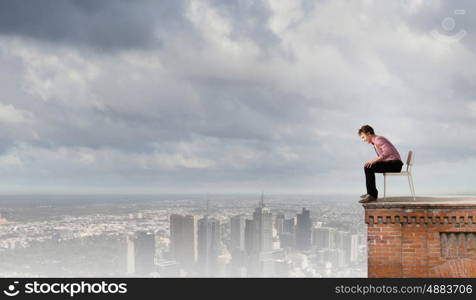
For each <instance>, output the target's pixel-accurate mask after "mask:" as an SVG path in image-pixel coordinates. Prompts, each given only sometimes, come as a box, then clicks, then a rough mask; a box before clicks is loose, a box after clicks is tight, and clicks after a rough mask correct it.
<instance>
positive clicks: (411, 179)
mask: <svg viewBox="0 0 476 300" xmlns="http://www.w3.org/2000/svg"><path fill="white" fill-rule="evenodd" d="M409 178H410V182H411V183H412V196H413V201H416V197H415V184H414V183H413V177H412V176H411V175H410V176H409Z"/></svg>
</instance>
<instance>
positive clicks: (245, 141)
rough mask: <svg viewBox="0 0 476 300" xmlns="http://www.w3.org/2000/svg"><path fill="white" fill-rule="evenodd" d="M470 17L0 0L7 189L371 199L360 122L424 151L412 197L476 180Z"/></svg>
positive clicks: (1, 152)
mask: <svg viewBox="0 0 476 300" xmlns="http://www.w3.org/2000/svg"><path fill="white" fill-rule="evenodd" d="M474 14H476V4H475V3H474V1H470V0H468V1H449V0H448V1H420V0H411V1H410V0H408V1H370V0H367V1H364V0H362V1H348V0H347V1H341V0H332V1H311V0H279V1H275V0H261V1H258V0H256V1H254V0H234V1H230V0H227V1H218V0H203V1H202V0H196V1H182V0H162V1H152V0H150V1H148V0H144V1H125V0H114V1H112V0H102V1H96V0H68V1H66V0H44V1H24V0H16V1H0V87H1V93H0V176H1V180H0V193H36V192H44V193H49V192H52V193H53V192H58V193H77V192H83V193H96V192H111V193H143V192H144V193H161V192H167V193H168V192H173V193H175V192H179V193H181V192H187V193H188V192H199V193H203V192H209V193H221V192H251V193H255V192H256V193H260V192H261V191H263V190H264V191H265V193H316V194H319V193H355V194H356V195H360V193H362V192H365V188H364V174H363V163H364V162H365V161H366V160H369V159H372V158H374V157H375V153H374V151H373V149H372V147H370V146H369V145H367V144H365V143H363V142H362V141H361V140H360V138H359V137H358V136H357V130H358V128H359V127H360V126H361V125H363V124H370V125H372V126H373V127H374V128H375V130H376V133H377V134H381V135H384V136H386V137H388V138H389V139H390V140H391V141H392V142H393V143H394V144H395V145H396V146H397V148H398V149H399V151H400V153H401V154H402V156H403V157H406V154H407V152H408V150H410V149H413V150H414V151H415V152H416V156H415V164H416V165H415V168H414V174H415V185H416V191H417V193H426V194H435V193H451V194H455V193H476V184H475V182H476V180H475V179H476V173H475V170H476V139H475V137H476V125H475V122H476V50H475V49H476V36H475V30H476V18H475V17H474ZM377 178H378V182H379V183H380V182H381V181H382V178H381V176H379V177H377ZM390 193H408V190H407V186H406V185H405V179H404V178H392V182H391V187H390Z"/></svg>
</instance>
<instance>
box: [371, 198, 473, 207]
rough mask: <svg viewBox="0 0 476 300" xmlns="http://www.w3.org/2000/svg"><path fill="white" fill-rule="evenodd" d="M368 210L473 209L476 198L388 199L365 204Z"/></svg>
mask: <svg viewBox="0 0 476 300" xmlns="http://www.w3.org/2000/svg"><path fill="white" fill-rule="evenodd" d="M363 206H364V207H365V208H366V209H373V208H392V207H395V208H404V207H409V208H417V207H420V208H445V207H471V208H476V196H461V195H457V196H419V197H416V199H415V200H413V197H408V196H404V197H403V196H402V197H386V198H385V201H384V200H383V198H379V199H378V200H377V201H375V202H370V203H364V204H363Z"/></svg>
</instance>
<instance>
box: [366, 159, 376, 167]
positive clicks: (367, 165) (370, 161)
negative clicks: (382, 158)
mask: <svg viewBox="0 0 476 300" xmlns="http://www.w3.org/2000/svg"><path fill="white" fill-rule="evenodd" d="M374 163H375V160H369V161H368V162H366V163H365V164H364V166H365V167H366V168H370V167H371V166H372V165H373V164H374Z"/></svg>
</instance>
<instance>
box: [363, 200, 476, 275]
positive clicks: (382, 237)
mask: <svg viewBox="0 0 476 300" xmlns="http://www.w3.org/2000/svg"><path fill="white" fill-rule="evenodd" d="M364 207H365V222H366V224H367V229H368V231H367V234H368V236H367V239H368V240H367V245H368V277H476V204H475V205H458V204H451V203H446V204H444V205H442V204H427V205H416V204H413V205H412V204H399V205H397V204H392V203H375V202H374V203H368V204H365V205H364ZM473 221H474V223H473Z"/></svg>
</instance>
